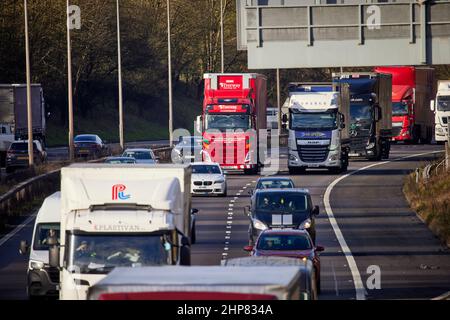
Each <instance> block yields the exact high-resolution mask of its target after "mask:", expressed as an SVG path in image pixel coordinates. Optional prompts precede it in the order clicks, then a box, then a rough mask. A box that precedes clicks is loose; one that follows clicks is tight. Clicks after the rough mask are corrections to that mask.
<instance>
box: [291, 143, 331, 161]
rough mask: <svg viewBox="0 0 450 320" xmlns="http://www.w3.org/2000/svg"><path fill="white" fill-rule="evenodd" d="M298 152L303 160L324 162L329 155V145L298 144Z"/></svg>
mask: <svg viewBox="0 0 450 320" xmlns="http://www.w3.org/2000/svg"><path fill="white" fill-rule="evenodd" d="M298 150H299V151H298V153H299V156H300V159H301V160H302V161H303V162H308V163H313V162H324V161H325V160H327V157H328V153H329V150H328V146H298Z"/></svg>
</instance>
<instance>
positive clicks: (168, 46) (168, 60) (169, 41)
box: [167, 0, 173, 147]
mask: <svg viewBox="0 0 450 320" xmlns="http://www.w3.org/2000/svg"><path fill="white" fill-rule="evenodd" d="M167 49H168V50H167V63H168V76H169V77H168V89H169V140H170V141H169V144H170V146H171V147H172V146H173V94H172V52H171V35H170V0H167Z"/></svg>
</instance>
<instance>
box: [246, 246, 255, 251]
mask: <svg viewBox="0 0 450 320" xmlns="http://www.w3.org/2000/svg"><path fill="white" fill-rule="evenodd" d="M244 251H245V252H252V251H253V246H245V247H244Z"/></svg>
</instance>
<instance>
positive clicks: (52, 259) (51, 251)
mask: <svg viewBox="0 0 450 320" xmlns="http://www.w3.org/2000/svg"><path fill="white" fill-rule="evenodd" d="M48 264H49V265H50V267H51V268H59V246H50V247H49V248H48Z"/></svg>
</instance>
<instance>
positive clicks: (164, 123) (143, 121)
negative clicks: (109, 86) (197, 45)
mask: <svg viewBox="0 0 450 320" xmlns="http://www.w3.org/2000/svg"><path fill="white" fill-rule="evenodd" d="M173 105H174V111H173V114H174V129H178V128H185V129H187V130H189V131H191V132H193V127H194V121H195V118H196V116H198V115H200V114H201V110H202V108H201V102H200V101H198V100H195V99H192V98H189V97H186V96H184V95H180V94H175V96H174V102H173ZM167 109H168V106H167V102H166V101H164V99H155V100H154V101H151V102H149V103H148V105H146V106H145V107H142V106H141V108H139V107H138V104H137V103H134V102H125V104H124V135H125V141H147V140H166V139H168V137H169V132H168V126H169V125H168V123H169V119H168V110H167ZM61 122H62V121H61V119H60V117H59V116H57V115H55V116H54V117H52V118H51V119H49V120H48V123H47V145H48V146H50V147H52V146H65V145H67V132H68V129H67V126H66V125H65V124H62V123H61ZM74 126H75V134H81V133H93V134H98V135H99V136H100V137H101V138H102V139H104V140H107V141H108V142H118V141H119V128H118V127H119V118H118V111H117V110H116V108H114V107H110V106H108V107H105V106H100V105H99V106H97V107H96V108H95V110H94V111H92V112H91V113H90V114H89V116H87V117H85V118H83V117H81V116H80V115H78V114H77V113H76V112H75V116H74Z"/></svg>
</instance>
